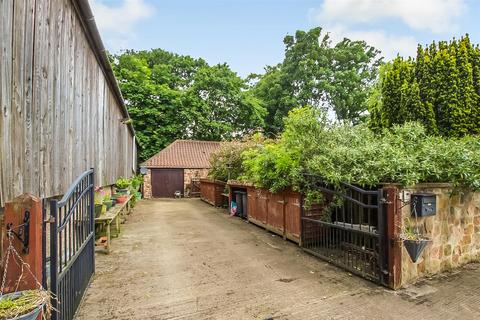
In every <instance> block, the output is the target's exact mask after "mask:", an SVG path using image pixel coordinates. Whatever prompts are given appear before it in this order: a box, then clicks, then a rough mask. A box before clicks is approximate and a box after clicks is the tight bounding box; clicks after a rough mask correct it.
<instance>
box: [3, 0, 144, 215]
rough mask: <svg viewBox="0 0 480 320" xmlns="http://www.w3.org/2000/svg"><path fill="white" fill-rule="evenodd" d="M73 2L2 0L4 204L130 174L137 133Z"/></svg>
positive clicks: (52, 194)
mask: <svg viewBox="0 0 480 320" xmlns="http://www.w3.org/2000/svg"><path fill="white" fill-rule="evenodd" d="M73 3H74V1H71V0H22V1H17V0H2V1H0V16H1V19H0V39H2V41H0V207H2V206H3V205H4V203H5V202H6V201H8V200H10V199H13V198H14V197H15V196H17V195H19V194H22V193H32V194H34V195H37V196H39V197H42V198H43V197H51V196H55V195H60V194H62V193H63V192H64V191H65V190H66V189H67V187H68V186H69V185H70V183H71V182H72V181H73V180H74V179H75V178H76V177H77V176H78V175H80V174H81V173H82V172H84V171H85V170H87V169H89V168H91V167H95V168H96V173H97V174H96V176H95V178H96V181H95V184H96V185H109V184H113V183H114V182H115V180H116V179H117V178H118V177H119V176H130V175H131V174H132V173H133V168H134V167H135V163H134V159H133V156H132V154H131V153H132V152H133V146H134V136H133V131H130V130H129V129H128V127H127V126H126V125H125V124H122V122H121V119H123V118H125V114H124V111H123V109H122V106H121V102H120V101H119V99H118V98H117V97H116V95H115V94H114V90H113V87H112V84H111V83H110V82H109V81H108V78H107V76H106V73H105V70H104V68H102V66H101V64H100V63H99V61H98V60H97V57H96V55H95V51H94V50H93V49H92V48H93V47H92V46H91V42H90V41H89V39H88V38H87V34H86V31H85V30H86V29H85V28H84V23H83V22H82V21H81V20H80V18H79V15H78V14H77V11H76V9H75V8H74V6H73Z"/></svg>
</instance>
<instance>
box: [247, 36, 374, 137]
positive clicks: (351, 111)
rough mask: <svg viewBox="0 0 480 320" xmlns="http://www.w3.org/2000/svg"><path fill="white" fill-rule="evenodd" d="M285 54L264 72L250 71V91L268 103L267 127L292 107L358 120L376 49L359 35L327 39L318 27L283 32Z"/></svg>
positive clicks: (276, 126) (273, 127)
mask: <svg viewBox="0 0 480 320" xmlns="http://www.w3.org/2000/svg"><path fill="white" fill-rule="evenodd" d="M284 44H285V58H284V60H283V62H282V63H281V64H279V65H277V66H274V67H267V68H266V72H265V74H263V75H253V76H252V78H255V79H257V80H258V81H257V83H256V84H255V85H254V87H253V90H252V91H253V93H254V95H255V96H256V97H258V98H259V99H260V100H261V101H262V104H263V106H264V107H265V108H266V109H267V116H266V118H265V131H266V133H267V134H268V133H277V132H280V131H281V129H282V128H283V118H284V117H285V116H286V115H287V114H288V111H289V110H291V109H292V108H294V107H298V106H306V105H310V106H313V107H315V108H318V109H323V110H329V111H331V112H333V114H335V116H336V119H337V120H338V121H340V122H343V123H358V122H360V121H361V120H362V117H363V116H364V115H365V112H366V110H367V104H366V100H367V97H368V94H369V90H370V87H371V85H372V84H373V82H374V81H375V79H376V77H377V71H378V67H379V65H380V63H381V59H379V58H378V54H379V51H377V50H376V49H375V48H373V47H371V46H369V45H367V44H366V43H365V42H364V41H351V40H349V39H344V40H342V41H340V42H339V43H336V44H332V42H331V40H330V38H329V36H328V34H322V29H321V28H314V29H311V30H309V31H306V32H305V31H300V30H299V31H297V32H296V33H295V36H286V37H285V38H284Z"/></svg>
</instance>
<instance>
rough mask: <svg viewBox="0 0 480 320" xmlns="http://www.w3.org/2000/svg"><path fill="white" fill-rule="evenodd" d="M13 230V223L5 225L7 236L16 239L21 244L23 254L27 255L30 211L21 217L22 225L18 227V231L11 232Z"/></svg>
mask: <svg viewBox="0 0 480 320" xmlns="http://www.w3.org/2000/svg"><path fill="white" fill-rule="evenodd" d="M13 228H14V227H13V223H9V224H7V234H8V233H11V234H13V235H14V236H15V237H17V239H18V240H20V241H21V242H22V245H23V248H22V251H23V253H25V254H26V253H28V246H29V242H30V211H25V214H24V216H23V224H22V225H21V226H19V227H18V231H15V230H13Z"/></svg>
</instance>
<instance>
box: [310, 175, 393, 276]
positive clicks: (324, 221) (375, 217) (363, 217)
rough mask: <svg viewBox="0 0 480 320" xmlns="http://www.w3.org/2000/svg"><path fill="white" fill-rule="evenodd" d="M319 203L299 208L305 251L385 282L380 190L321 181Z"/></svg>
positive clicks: (384, 248) (319, 184)
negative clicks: (328, 184)
mask: <svg viewBox="0 0 480 320" xmlns="http://www.w3.org/2000/svg"><path fill="white" fill-rule="evenodd" d="M315 187H316V188H318V190H320V191H322V194H323V195H324V201H323V203H322V204H317V205H312V206H311V207H310V208H309V209H308V210H307V209H304V210H303V212H302V247H303V249H304V250H305V251H307V252H309V253H311V254H313V255H315V256H318V257H320V258H322V259H324V260H327V261H328V262H330V263H332V264H335V265H337V266H339V267H342V268H344V269H347V270H348V271H350V272H352V273H354V274H357V275H359V276H362V277H364V278H366V279H369V280H372V281H375V282H377V283H382V284H386V283H387V281H388V279H387V276H388V272H386V271H385V270H386V269H387V268H386V267H387V266H386V259H387V258H386V257H387V255H386V252H385V251H386V249H387V245H386V226H385V220H384V212H383V210H382V209H383V200H382V199H383V192H382V190H363V189H361V188H359V187H356V186H353V185H348V184H343V185H342V187H341V188H339V189H333V188H330V187H329V186H327V185H326V184H324V183H321V182H318V181H317V182H315Z"/></svg>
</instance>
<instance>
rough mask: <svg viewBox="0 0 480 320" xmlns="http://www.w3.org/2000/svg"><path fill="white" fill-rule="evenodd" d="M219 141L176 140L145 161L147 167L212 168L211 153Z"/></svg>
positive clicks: (219, 143) (216, 147) (217, 146)
mask: <svg viewBox="0 0 480 320" xmlns="http://www.w3.org/2000/svg"><path fill="white" fill-rule="evenodd" d="M220 145H221V142H218V141H198V140H176V141H174V142H173V143H171V144H170V145H169V146H167V147H166V148H165V149H163V150H162V151H160V152H159V153H157V154H156V155H154V156H153V157H151V158H150V159H148V160H147V161H145V162H144V163H143V165H144V166H145V167H147V168H187V169H188V168H190V169H203V168H210V155H211V154H212V153H213V152H214V151H216V150H218V148H220Z"/></svg>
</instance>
